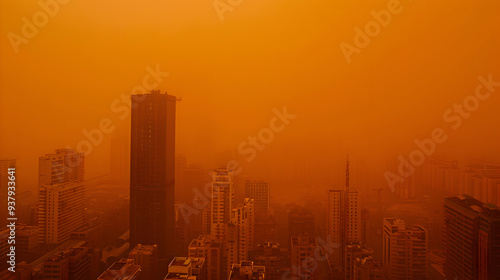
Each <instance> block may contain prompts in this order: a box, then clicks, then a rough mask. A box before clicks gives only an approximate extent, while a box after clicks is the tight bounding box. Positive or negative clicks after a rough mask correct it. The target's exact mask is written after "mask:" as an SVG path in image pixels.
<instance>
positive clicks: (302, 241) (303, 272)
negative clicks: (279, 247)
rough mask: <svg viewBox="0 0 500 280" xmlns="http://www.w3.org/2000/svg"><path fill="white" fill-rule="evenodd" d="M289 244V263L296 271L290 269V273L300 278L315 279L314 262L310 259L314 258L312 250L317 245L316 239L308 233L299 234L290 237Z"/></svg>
mask: <svg viewBox="0 0 500 280" xmlns="http://www.w3.org/2000/svg"><path fill="white" fill-rule="evenodd" d="M291 245H292V246H291V249H290V252H291V259H290V261H291V262H290V264H291V266H292V267H296V268H297V272H294V271H293V269H292V275H293V276H295V277H298V278H299V279H302V280H313V279H315V274H316V269H315V267H314V265H315V263H314V262H312V261H311V260H313V259H315V257H314V251H315V250H316V248H317V247H318V244H317V243H316V239H315V238H314V237H312V236H310V235H309V234H299V235H298V236H295V237H292V239H291ZM316 265H317V264H316Z"/></svg>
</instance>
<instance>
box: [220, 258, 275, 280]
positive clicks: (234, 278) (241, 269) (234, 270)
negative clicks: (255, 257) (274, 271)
mask: <svg viewBox="0 0 500 280" xmlns="http://www.w3.org/2000/svg"><path fill="white" fill-rule="evenodd" d="M265 275H266V268H265V267H264V266H258V265H254V264H253V262H250V261H244V262H241V263H240V264H233V265H232V267H231V271H230V272H229V280H264V279H267V278H266V277H265Z"/></svg>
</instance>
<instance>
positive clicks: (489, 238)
mask: <svg viewBox="0 0 500 280" xmlns="http://www.w3.org/2000/svg"><path fill="white" fill-rule="evenodd" d="M443 248H444V253H445V264H444V272H445V274H446V277H447V278H448V279H455V278H458V279H500V261H499V260H500V210H498V208H497V207H496V206H495V205H492V204H484V203H482V202H480V201H479V200H476V199H474V198H472V197H470V196H468V195H461V196H458V197H449V198H445V200H444V230H443Z"/></svg>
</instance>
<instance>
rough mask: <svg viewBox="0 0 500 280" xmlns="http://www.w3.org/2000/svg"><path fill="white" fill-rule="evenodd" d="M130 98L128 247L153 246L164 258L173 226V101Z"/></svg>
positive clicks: (164, 97)
mask: <svg viewBox="0 0 500 280" xmlns="http://www.w3.org/2000/svg"><path fill="white" fill-rule="evenodd" d="M131 98H132V115H131V116H132V120H131V122H132V128H131V145H130V241H131V246H132V247H135V246H136V245H137V244H143V245H154V244H156V245H158V255H159V257H160V258H162V257H167V256H168V254H169V252H170V254H171V253H172V250H171V248H172V247H173V240H174V223H175V217H174V216H175V214H174V194H175V191H174V188H175V180H174V178H175V102H176V98H175V97H174V96H172V95H168V94H162V93H160V91H159V90H158V91H155V90H153V91H151V93H149V94H136V95H132V97H131Z"/></svg>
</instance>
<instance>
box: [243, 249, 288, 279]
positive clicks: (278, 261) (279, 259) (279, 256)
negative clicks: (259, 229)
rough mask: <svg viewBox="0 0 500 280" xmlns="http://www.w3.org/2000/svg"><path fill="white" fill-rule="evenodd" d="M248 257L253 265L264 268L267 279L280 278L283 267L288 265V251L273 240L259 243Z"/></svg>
mask: <svg viewBox="0 0 500 280" xmlns="http://www.w3.org/2000/svg"><path fill="white" fill-rule="evenodd" d="M252 255H253V257H251V258H250V260H252V261H253V262H254V264H255V265H258V266H264V267H265V268H266V279H267V280H280V279H282V276H283V273H284V269H285V268H286V267H288V251H286V250H284V249H282V248H280V245H279V244H277V243H273V242H266V243H263V244H259V245H258V246H257V248H256V249H255V251H254V252H252Z"/></svg>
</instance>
